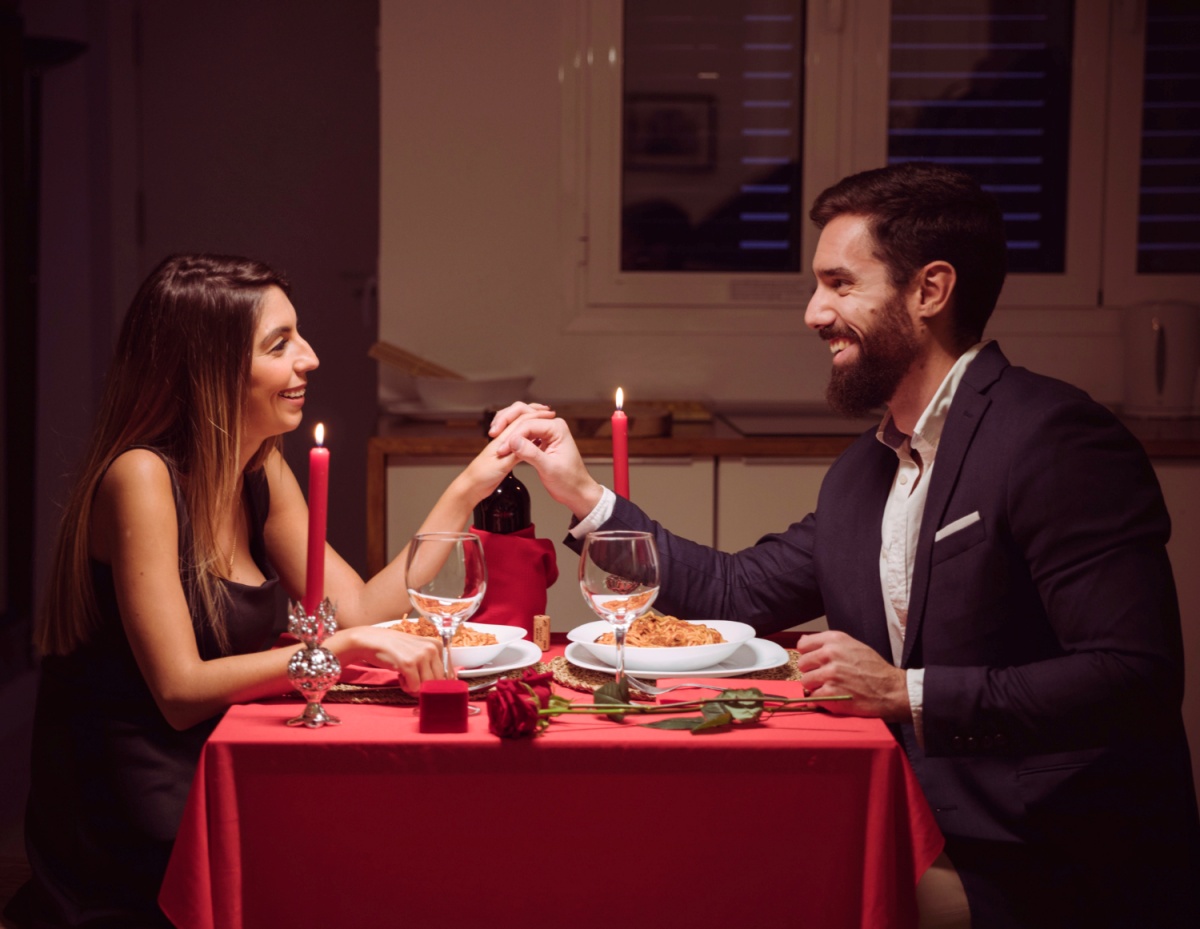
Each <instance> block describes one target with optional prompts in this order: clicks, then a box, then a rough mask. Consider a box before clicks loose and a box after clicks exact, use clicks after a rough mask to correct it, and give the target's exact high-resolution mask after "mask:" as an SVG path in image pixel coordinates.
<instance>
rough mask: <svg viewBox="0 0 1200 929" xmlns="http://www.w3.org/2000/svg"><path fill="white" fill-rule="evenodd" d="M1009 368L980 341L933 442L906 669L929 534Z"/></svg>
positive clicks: (925, 583)
mask: <svg viewBox="0 0 1200 929" xmlns="http://www.w3.org/2000/svg"><path fill="white" fill-rule="evenodd" d="M1006 367H1008V359H1006V358H1005V357H1004V354H1003V353H1002V352H1001V351H1000V348H999V346H997V345H996V343H995V342H992V343H991V344H989V345H986V346H984V348H983V349H982V350H981V351H980V353H979V354H978V355H977V356H976V357H975V360H974V361H972V362H971V364H970V365H969V366H968V367H967V370H966V372H965V373H964V375H963V379H962V382H961V383H960V384H959V385H958V390H957V391H956V392H955V394H954V401H953V402H952V403H951V404H950V411H949V413H948V414H947V416H946V424H945V426H944V427H943V429H942V436H941V439H940V440H939V442H938V447H937V458H936V459H935V461H934V465H933V480H932V483H930V485H929V495H928V497H926V500H925V511H924V513H923V514H922V516H921V532H920V535H919V536H918V538H917V557H916V559H915V561H914V562H913V579H912V590H911V591H910V592H909V598H908V620H907V622H906V624H905V632H904V653H903V655H902V657H901V661H900V666H901V667H904V668H907V667H908V663H909V660H910V658H911V656H912V653H913V649H914V648H915V647H916V642H917V639H918V637H919V636H920V633H921V622H922V620H923V619H924V618H925V606H926V604H925V598H926V595H927V593H928V591H929V572H930V569H931V568H932V565H933V537H934V535H935V534H936V533H937V530H938V527H939V526H940V525H941V524H942V520H943V519H944V517H945V515H946V506H947V505H948V504H949V502H950V496H951V494H952V493H953V492H954V488H955V487H956V486H957V484H958V481H959V477H960V475H961V472H962V465H963V460H964V459H965V458H966V455H967V449H969V448H970V447H971V442H972V441H973V440H974V438H975V433H976V430H978V428H979V424H980V422H981V421H982V420H983V416H984V413H985V412H986V411H987V408H988V407H989V406H990V405H991V400H989V399H988V397H987V393H986V391H987V389H988V387H990V386H991V384H992V383H994V382H995V380H996V378H998V377H999V376H1000V372H1001V371H1003V369H1004V368H1006Z"/></svg>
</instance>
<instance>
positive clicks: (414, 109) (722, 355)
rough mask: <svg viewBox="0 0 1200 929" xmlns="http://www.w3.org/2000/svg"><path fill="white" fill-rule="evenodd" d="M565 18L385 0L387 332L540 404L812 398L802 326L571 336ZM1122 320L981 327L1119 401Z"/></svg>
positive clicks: (1039, 366)
mask: <svg viewBox="0 0 1200 929" xmlns="http://www.w3.org/2000/svg"><path fill="white" fill-rule="evenodd" d="M573 9H574V3H573V0H509V2H505V3H502V4H501V3H493V2H488V0H382V2H381V33H380V69H381V101H382V106H381V120H382V125H381V145H382V178H381V188H382V189H381V203H380V211H381V212H380V224H381V232H380V235H381V244H380V249H381V253H380V263H381V290H380V298H381V314H380V336H381V338H383V339H385V340H388V341H391V342H395V343H397V344H400V345H402V346H404V347H406V348H408V349H410V350H412V351H415V352H417V353H418V354H422V355H425V356H427V357H430V358H431V359H432V360H434V361H437V362H439V363H441V364H443V365H446V366H448V367H452V368H457V369H459V370H461V371H463V372H464V373H467V374H491V373H509V372H525V373H534V374H536V376H537V377H536V380H535V382H534V384H533V392H534V394H535V395H536V396H540V397H542V398H548V399H552V400H556V401H557V400H566V399H584V398H597V397H609V396H611V395H612V391H613V389H614V386H615V385H617V384H620V385H623V386H624V387H625V388H626V393H627V395H628V396H630V397H642V398H644V399H679V398H685V399H704V398H711V399H720V400H723V401H731V400H792V401H800V402H820V401H821V399H822V397H823V395H824V388H825V382H826V377H827V374H828V364H829V362H828V355H827V353H826V352H824V351H822V347H821V345H820V343H819V340H818V339H816V337H815V336H813V335H811V334H809V333H807V332H798V333H795V334H786V333H783V334H781V333H778V332H775V333H769V334H763V333H758V334H754V333H745V332H737V331H733V332H721V333H701V332H696V331H689V328H690V326H689V321H688V319H687V318H686V314H681V319H680V325H679V327H678V330H677V331H675V332H670V333H655V334H644V335H639V336H637V337H636V338H621V337H619V336H615V335H612V334H608V333H602V332H595V331H593V332H581V331H575V332H571V331H568V324H569V323H570V321H571V320H572V319H573V318H574V317H575V316H576V315H577V310H576V307H575V304H574V299H575V297H574V291H573V289H572V282H571V280H570V279H569V274H568V273H567V271H568V270H569V262H570V260H571V256H572V255H575V254H577V253H578V248H579V246H578V243H577V241H575V236H574V234H573V232H572V227H571V225H570V223H569V219H570V213H569V207H570V203H571V201H572V198H574V197H575V196H576V195H577V193H578V190H579V185H580V183H581V177H580V175H579V173H578V172H579V167H580V166H579V164H578V163H577V162H576V160H575V156H574V152H573V150H572V146H573V145H574V144H575V141H576V134H577V129H578V125H579V123H578V121H579V118H580V115H581V114H580V113H578V112H577V111H576V110H574V109H573V106H574V105H573V103H572V102H571V101H572V99H573V98H572V97H571V94H570V92H569V87H568V92H564V90H563V85H562V83H561V78H560V74H561V75H565V76H566V77H567V80H568V82H569V81H570V79H571V77H570V76H571V74H572V73H573V69H574V63H573V60H572V55H573V54H574V52H575V51H576V43H575V42H574V39H573V36H572V35H571V34H570V32H571V30H572V29H574V19H573V13H572V11H573ZM1102 155H1103V153H1102V152H1099V151H1098V152H1096V157H1097V158H1101V157H1102ZM564 208H566V210H567V212H566V213H564ZM802 309H803V307H801V306H796V307H795V312H796V313H797V314H799V313H800V312H802ZM692 315H695V314H692ZM1118 320H1119V317H1118V313H1117V310H1116V309H1115V308H1096V307H1081V308H1078V309H1075V310H1070V309H1067V310H1062V309H1058V310H1053V311H1051V310H1046V309H1040V310H1039V309H1028V308H1015V307H1004V306H1001V307H1000V308H999V309H998V310H997V312H996V316H995V317H994V319H993V322H992V325H991V327H990V330H989V334H990V335H993V336H995V337H997V338H999V339H1000V340H1001V344H1002V345H1003V346H1004V348H1005V351H1006V353H1007V354H1008V356H1009V358H1010V359H1011V360H1012V361H1013V362H1014V363H1016V364H1021V365H1025V366H1027V367H1030V368H1033V369H1035V370H1038V371H1041V372H1044V373H1047V374H1052V375H1054V376H1057V377H1061V378H1063V379H1064V380H1068V381H1071V382H1072V383H1075V384H1077V385H1079V386H1081V387H1083V388H1084V389H1085V390H1088V391H1089V392H1090V393H1091V394H1092V395H1093V396H1094V397H1096V398H1097V399H1098V400H1101V401H1102V402H1106V403H1114V404H1115V403H1119V402H1120V400H1121V390H1122V378H1121V353H1120V343H1119V328H1118ZM668 358H669V359H671V363H670V364H666V363H665V361H664V360H665V359H668Z"/></svg>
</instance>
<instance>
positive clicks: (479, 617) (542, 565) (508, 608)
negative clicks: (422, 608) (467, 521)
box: [470, 526, 558, 639]
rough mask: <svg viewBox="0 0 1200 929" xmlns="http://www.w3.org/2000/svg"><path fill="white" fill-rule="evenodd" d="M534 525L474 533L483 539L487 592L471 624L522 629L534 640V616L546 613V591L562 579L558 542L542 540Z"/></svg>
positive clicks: (475, 531)
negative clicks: (498, 531) (509, 530)
mask: <svg viewBox="0 0 1200 929" xmlns="http://www.w3.org/2000/svg"><path fill="white" fill-rule="evenodd" d="M534 528H535V527H533V526H530V527H529V528H527V529H519V530H518V531H516V532H510V533H507V534H500V533H495V532H487V531H485V530H483V529H474V528H472V529H471V531H472V532H473V533H475V534H476V535H477V536H479V537H480V538H481V539H482V540H483V556H484V558H485V559H487V573H488V584H487V593H485V594H484V595H483V604H482V605H481V606H480V607H479V610H478V612H476V613H475V615H474V616H472V617H471V620H470V621H471V622H476V623H494V624H495V625H498V626H521V627H523V628H524V629H525V631H526V633H528V638H530V639H532V638H533V617H534V616H536V615H538V614H539V613H545V612H546V588H548V587H549V586H550V585H551V584H553V583H554V582H555V581H556V580H558V561H557V560H556V559H555V556H554V543H553V542H551V541H550V540H549V539H539V538H537V537H536V535H535V533H534Z"/></svg>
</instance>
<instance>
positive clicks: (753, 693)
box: [717, 687, 763, 701]
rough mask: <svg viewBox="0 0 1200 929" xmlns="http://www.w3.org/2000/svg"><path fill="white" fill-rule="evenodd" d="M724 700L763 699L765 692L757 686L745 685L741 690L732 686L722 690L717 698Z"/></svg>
mask: <svg viewBox="0 0 1200 929" xmlns="http://www.w3.org/2000/svg"><path fill="white" fill-rule="evenodd" d="M717 699H719V700H722V701H726V700H762V699H763V692H762V691H761V690H759V689H758V688H757V687H743V688H741V689H740V690H734V689H733V688H732V687H731V688H728V689H726V690H722V691H721V693H720V696H719V697H718V698H717Z"/></svg>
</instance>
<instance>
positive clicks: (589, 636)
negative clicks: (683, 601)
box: [567, 613, 754, 674]
mask: <svg viewBox="0 0 1200 929" xmlns="http://www.w3.org/2000/svg"><path fill="white" fill-rule="evenodd" d="M612 636H613V631H612V626H611V625H610V624H609V623H608V622H607V621H605V620H597V621H595V622H590V623H584V624H583V625H582V626H576V627H575V628H574V629H572V630H571V631H570V632H568V633H567V639H568V640H569V641H570V642H571V643H572V644H573V645H578V646H580V647H581V648H582V649H583V650H584V651H586V652H588V653H589V654H591V655H592V656H593V657H594V658H596V659H597V660H599V661H600V662H601V663H602V664H605V665H607V666H608V667H609V668H614V667H616V664H617V647H616V645H615V644H614V643H613V638H612ZM753 638H754V627H753V626H750V625H747V624H746V623H739V622H735V621H733V620H728V619H705V620H690V621H689V620H683V619H677V618H676V617H674V616H661V615H659V614H656V613H652V614H648V615H646V616H641V617H639V618H638V619H635V620H634V621H633V622H632V623H631V624H630V626H629V630H628V632H626V634H625V668H626V669H627V670H628V671H631V672H638V671H644V672H648V673H652V674H657V673H661V672H668V671H700V670H704V669H706V668H711V667H713V666H714V665H717V664H720V663H721V662H722V661H724V660H725V659H727V658H729V657H730V656H731V655H732V654H733V653H734V652H736V651H737V650H738V649H739V648H740V647H741V646H743V645H744V644H745V643H747V642H749V641H751V640H752V639H753ZM576 651H578V650H576ZM568 657H570V656H569V655H568Z"/></svg>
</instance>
